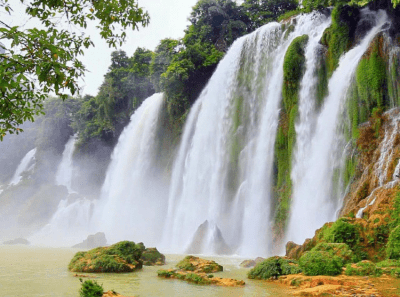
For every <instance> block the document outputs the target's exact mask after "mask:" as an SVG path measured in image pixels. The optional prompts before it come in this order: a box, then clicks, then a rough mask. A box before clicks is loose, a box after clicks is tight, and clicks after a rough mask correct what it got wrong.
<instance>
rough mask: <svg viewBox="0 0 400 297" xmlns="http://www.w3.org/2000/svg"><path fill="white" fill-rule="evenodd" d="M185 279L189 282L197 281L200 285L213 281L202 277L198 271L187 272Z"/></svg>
mask: <svg viewBox="0 0 400 297" xmlns="http://www.w3.org/2000/svg"><path fill="white" fill-rule="evenodd" d="M185 280H186V281H188V282H189V283H195V284H200V285H207V284H210V283H211V281H209V280H208V279H207V278H204V277H201V276H200V275H198V274H196V273H188V274H186V276H185Z"/></svg>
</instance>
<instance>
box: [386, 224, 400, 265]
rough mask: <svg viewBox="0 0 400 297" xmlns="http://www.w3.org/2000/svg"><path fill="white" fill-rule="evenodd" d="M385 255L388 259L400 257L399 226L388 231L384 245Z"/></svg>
mask: <svg viewBox="0 0 400 297" xmlns="http://www.w3.org/2000/svg"><path fill="white" fill-rule="evenodd" d="M386 256H387V257H388V258H389V259H400V226H397V227H396V228H394V229H393V230H392V232H390V235H389V239H388V242H387V246H386Z"/></svg>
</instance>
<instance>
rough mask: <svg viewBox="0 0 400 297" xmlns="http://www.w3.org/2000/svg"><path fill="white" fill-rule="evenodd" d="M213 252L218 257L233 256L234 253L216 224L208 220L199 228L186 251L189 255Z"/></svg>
mask: <svg viewBox="0 0 400 297" xmlns="http://www.w3.org/2000/svg"><path fill="white" fill-rule="evenodd" d="M204 252H211V253H213V254H217V255H231V254H232V253H233V252H232V250H231V248H230V247H229V246H228V244H227V243H226V242H225V240H224V237H223V236H222V232H221V230H220V229H219V228H218V226H217V225H216V224H212V223H210V222H208V221H207V220H206V221H204V223H203V224H201V225H200V226H199V228H197V231H196V233H195V234H194V236H193V239H192V242H191V244H190V245H189V247H188V248H187V249H186V253H187V254H201V253H204Z"/></svg>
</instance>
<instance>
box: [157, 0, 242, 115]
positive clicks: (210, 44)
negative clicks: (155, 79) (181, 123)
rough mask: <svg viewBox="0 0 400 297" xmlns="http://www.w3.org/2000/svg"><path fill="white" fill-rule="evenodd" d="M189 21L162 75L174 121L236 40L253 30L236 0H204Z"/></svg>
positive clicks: (196, 6) (163, 87) (195, 96)
mask: <svg viewBox="0 0 400 297" xmlns="http://www.w3.org/2000/svg"><path fill="white" fill-rule="evenodd" d="M189 21H190V23H191V25H190V26H189V27H188V28H187V29H186V31H185V36H184V38H183V39H182V46H181V47H180V50H179V51H178V52H177V53H176V54H175V55H173V58H172V60H171V63H170V65H169V66H168V68H167V70H166V71H165V72H164V73H163V74H162V75H161V86H162V90H163V91H164V92H165V93H166V98H167V103H168V112H169V114H170V116H171V118H172V120H173V121H176V120H178V119H179V118H181V117H182V116H183V115H184V114H185V112H186V111H187V110H188V108H189V107H190V106H191V104H192V103H193V102H194V100H195V99H196V98H197V97H198V95H199V94H200V92H201V90H202V89H203V87H204V86H205V84H206V83H207V81H208V79H209V78H210V77H211V75H212V73H213V72H214V70H215V67H216V65H217V63H218V62H219V61H220V60H221V58H222V57H223V55H224V53H225V52H226V51H227V49H228V47H229V46H230V45H231V44H232V43H233V41H234V40H235V39H236V38H238V37H239V36H242V35H244V34H246V33H248V32H249V30H248V27H247V24H248V23H249V20H248V18H247V16H246V15H245V14H244V12H243V11H242V10H241V8H240V7H239V6H238V5H237V4H236V2H235V1H232V0H200V1H199V2H197V4H196V5H195V6H194V7H193V10H192V13H191V15H190V17H189Z"/></svg>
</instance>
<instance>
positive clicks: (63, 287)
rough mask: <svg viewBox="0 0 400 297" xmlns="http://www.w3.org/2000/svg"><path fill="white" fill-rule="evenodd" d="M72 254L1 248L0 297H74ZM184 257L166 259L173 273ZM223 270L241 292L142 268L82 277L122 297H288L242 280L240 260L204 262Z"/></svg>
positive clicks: (62, 250)
mask: <svg viewBox="0 0 400 297" xmlns="http://www.w3.org/2000/svg"><path fill="white" fill-rule="evenodd" d="M76 252H77V250H76V249H71V248H43V247H33V246H0V291H1V295H2V296H6V297H8V296H79V289H80V287H81V284H80V281H79V277H75V273H72V272H69V271H68V269H67V266H68V263H69V261H70V260H71V259H72V257H73V256H74V254H75V253H76ZM183 257H184V255H167V256H166V261H167V265H165V266H162V269H165V268H173V267H174V266H175V265H176V263H177V262H178V261H180V260H181V259H183ZM204 258H206V259H213V260H215V261H216V262H217V263H219V264H221V265H222V266H223V267H224V272H221V273H218V275H219V276H221V277H229V278H235V279H242V280H244V281H245V282H246V285H245V286H244V287H242V288H229V287H217V286H204V285H195V284H188V283H185V282H183V281H180V280H168V279H162V278H159V277H157V270H158V269H160V267H144V268H143V269H142V270H141V271H138V272H135V273H120V274H115V273H108V274H85V275H89V276H90V277H93V279H94V280H96V281H97V282H98V283H99V284H102V285H103V288H104V290H105V291H108V290H114V291H116V292H118V293H120V294H122V295H124V296H136V297H138V296H142V297H144V296H146V297H150V296H194V297H195V296H202V297H204V296H230V297H235V296H274V297H275V296H276V297H280V296H282V297H283V296H288V294H287V292H283V291H282V288H281V287H279V286H277V285H275V284H271V283H268V282H265V281H256V280H249V279H247V277H246V275H247V272H248V269H244V268H240V267H239V264H240V262H241V261H242V260H243V259H240V258H235V257H212V258H210V257H204Z"/></svg>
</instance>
